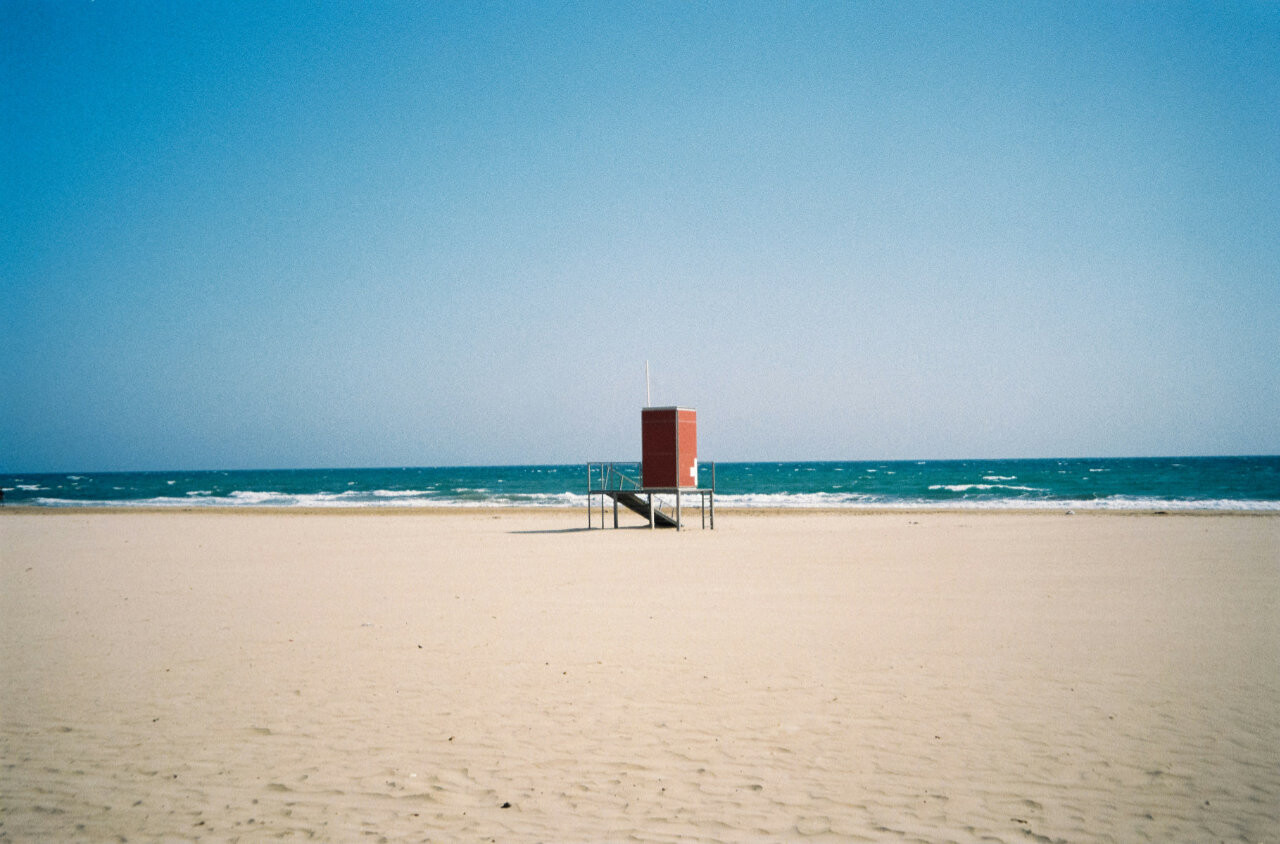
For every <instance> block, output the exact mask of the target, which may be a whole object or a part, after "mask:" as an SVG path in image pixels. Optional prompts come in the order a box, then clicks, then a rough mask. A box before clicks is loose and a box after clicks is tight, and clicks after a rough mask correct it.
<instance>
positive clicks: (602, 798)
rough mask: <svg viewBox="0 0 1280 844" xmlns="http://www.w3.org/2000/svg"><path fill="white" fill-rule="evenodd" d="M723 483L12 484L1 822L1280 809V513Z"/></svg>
mask: <svg viewBox="0 0 1280 844" xmlns="http://www.w3.org/2000/svg"><path fill="white" fill-rule="evenodd" d="M718 515H719V517H720V518H719V519H718V520H717V521H718V528H719V529H718V530H716V531H715V532H710V531H706V532H702V531H698V530H693V531H688V532H685V533H683V534H676V533H674V532H663V531H659V532H650V531H648V530H645V529H634V530H618V531H612V530H610V531H592V532H587V531H585V530H582V529H581V528H583V527H585V521H586V519H585V514H584V513H581V512H579V513H557V512H542V513H527V512H525V513H515V512H507V513H487V514H477V513H472V514H452V515H425V514H418V515H356V514H324V515H297V514H279V513H273V514H267V515H264V514H237V515H226V514H219V513H189V514H188V513H162V514H154V513H145V514H119V513H95V514H84V513H64V514H56V515H28V514H23V515H14V514H12V513H10V514H0V840H13V841H28V840H29V841H45V840H76V839H85V840H94V841H100V840H117V839H119V840H124V839H127V840H130V841H139V840H141V841H147V840H160V839H196V838H204V839H208V840H217V841H221V840H231V839H236V838H240V837H243V838H245V839H252V840H260V839H266V838H276V837H281V838H286V839H288V838H294V839H310V838H315V839H324V840H335V841H355V840H372V841H376V840H380V839H386V840H390V841H409V840H433V841H478V840H486V839H495V840H497V841H500V842H511V841H562V842H563V841H582V842H586V841H631V840H634V841H795V840H799V839H806V840H817V841H860V840H868V841H883V840H921V841H943V840H956V841H1017V842H1025V841H1056V840H1063V841H1071V842H1078V841H1107V840H1114V841H1140V840H1154V841H1210V840H1212V841H1219V840H1226V841H1264V840H1274V836H1275V834H1276V830H1277V829H1280V763H1278V762H1277V760H1280V718H1278V717H1277V715H1276V712H1277V711H1278V710H1280V671H1277V666H1278V665H1280V517H1271V516H1252V517H1248V516H1246V517H1234V516H1214V517H1200V516H1175V517H1159V516H1114V515H1077V516H1064V515H1025V514H1023V515H1014V514H974V515H965V514H954V513H952V514H911V513H890V514H878V515H849V514H844V515H823V514H810V515H789V516H760V515H750V516H748V515H739V514H733V513H727V512H725V513H720V514H718ZM626 523H627V524H632V525H635V524H638V520H632V521H629V522H626Z"/></svg>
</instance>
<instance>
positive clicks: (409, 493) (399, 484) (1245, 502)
mask: <svg viewBox="0 0 1280 844" xmlns="http://www.w3.org/2000/svg"><path fill="white" fill-rule="evenodd" d="M617 465H618V466H619V468H621V469H622V470H623V471H626V472H628V473H629V474H631V475H632V476H633V477H639V470H638V467H637V466H636V464H634V463H632V464H617ZM711 473H712V468H711V465H710V464H703V465H702V466H701V467H700V484H701V485H703V486H710V485H711ZM715 485H716V502H717V504H720V505H721V506H740V507H847V508H880V507H895V508H924V507H927V508H952V509H971V508H987V509H1001V508H1013V509H1020V508H1052V509H1108V510H1117V509H1119V510H1123V509H1135V510H1136V509H1143V510H1256V511H1278V512H1280V457H1178V458H1140V459H1123V458H1105V459H1103V458H1099V459H1069V460H921V461H915V460H908V461H889V462H879V461H876V462H827V461H824V462H786V463H775V462H762V463H719V464H717V465H716V467H715ZM586 486H587V469H586V465H585V464H575V465H561V466H471V467H436V468H394V469H291V470H260V471H207V472H128V473H87V472H86V473H79V474H68V475H63V474H23V475H0V487H3V488H4V490H5V502H6V503H7V504H24V505H34V506H42V507H65V506H74V505H80V506H85V505H88V506H103V505H114V506H172V507H200V506H232V507H262V506H274V507H387V506H396V507H418V506H438V507H456V506H468V505H470V506H475V505H484V506H575V505H576V506H585V504H586V495H585V491H586Z"/></svg>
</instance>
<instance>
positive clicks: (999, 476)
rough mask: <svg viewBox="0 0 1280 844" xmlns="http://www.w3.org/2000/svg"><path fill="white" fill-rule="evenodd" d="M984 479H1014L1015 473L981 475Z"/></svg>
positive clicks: (1015, 477) (1016, 477)
mask: <svg viewBox="0 0 1280 844" xmlns="http://www.w3.org/2000/svg"><path fill="white" fill-rule="evenodd" d="M982 479H983V480H984V481H1016V480H1017V479H1018V476H1017V475H983V476H982Z"/></svg>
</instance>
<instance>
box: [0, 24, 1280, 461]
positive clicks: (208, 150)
mask: <svg viewBox="0 0 1280 844" xmlns="http://www.w3.org/2000/svg"><path fill="white" fill-rule="evenodd" d="M0 39H2V40H0V144H2V145H3V146H2V147H0V167H2V168H3V169H2V170H0V202H2V203H3V205H2V206H0V211H2V213H3V219H4V225H3V226H2V227H0V331H2V332H3V337H2V338H0V339H2V342H3V365H0V471H6V470H7V471H41V470H47V471H75V470H82V471H94V470H108V469H150V468H156V469H175V468H248V467H264V468H276V467H293V466H383V465H450V464H459V463H511V462H515V463H542V462H560V461H577V460H586V459H602V458H604V459H610V458H619V459H621V458H627V457H635V456H637V454H638V451H639V408H640V407H641V405H642V404H643V401H644V361H645V360H646V359H648V360H649V361H651V366H652V368H653V386H654V401H655V403H657V404H682V405H688V406H693V407H696V408H697V409H698V411H699V419H700V439H701V443H700V445H701V449H700V452H701V456H702V457H703V458H704V459H707V460H711V459H718V460H742V459H864V458H865V459H892V458H935V459H936V458H953V457H1036V456H1044V457H1050V456H1121V455H1189V454H1262V453H1269V454H1274V453H1277V452H1280V4H1277V3H1274V2H1258V3H1229V2H1228V3H1218V2H1206V3H1197V4H1190V5H1184V4H1176V3H1174V4H1164V3H1160V4H1147V3H1123V2H1117V3H1078V4H1072V3H1057V2H1052V3H1048V2H1046V3H1037V2H1031V3H1021V2H1018V3H994V4H986V3H934V2H928V3H883V4H881V3H863V2H858V3H843V2H839V3H837V2H821V3H813V4H809V3H802V2H770V3H761V4H753V3H746V2H732V3H728V2H726V3H703V2H679V3H634V4H632V3H597V2H589V3H581V4H578V3H562V2H557V3H515V4H483V3H471V2H465V3H462V2H460V3H417V2H407V0H406V2H357V1H356V0H350V2H320V3H298V2H283V3H273V2H260V0H252V2H213V3H173V2H119V0H96V2H87V1H86V0H47V2H31V0H3V2H0Z"/></svg>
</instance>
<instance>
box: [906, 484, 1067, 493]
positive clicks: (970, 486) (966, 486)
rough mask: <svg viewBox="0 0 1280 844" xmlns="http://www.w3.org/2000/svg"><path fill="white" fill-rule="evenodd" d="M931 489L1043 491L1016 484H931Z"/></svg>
mask: <svg viewBox="0 0 1280 844" xmlns="http://www.w3.org/2000/svg"><path fill="white" fill-rule="evenodd" d="M929 489H931V490H933V491H935V492H936V491H937V490H940V489H945V490H947V491H948V492H969V491H970V490H974V489H980V490H984V491H985V490H988V489H1012V490H1015V491H1018V492H1042V491H1043V490H1040V489H1037V488H1036V487H1033V486H1017V485H1014V484H930V485H929Z"/></svg>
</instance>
